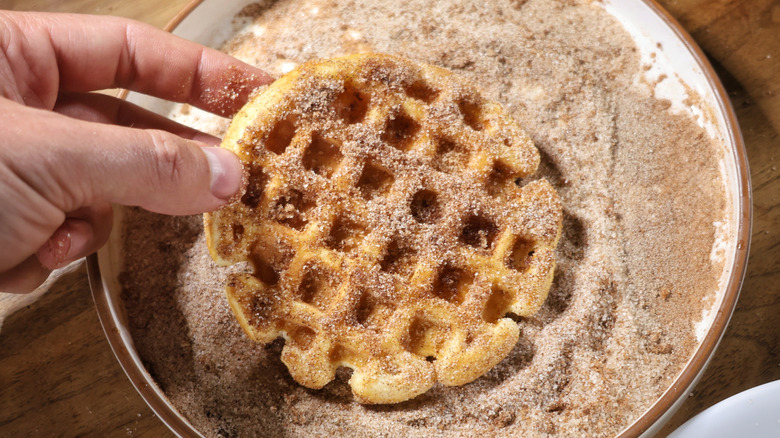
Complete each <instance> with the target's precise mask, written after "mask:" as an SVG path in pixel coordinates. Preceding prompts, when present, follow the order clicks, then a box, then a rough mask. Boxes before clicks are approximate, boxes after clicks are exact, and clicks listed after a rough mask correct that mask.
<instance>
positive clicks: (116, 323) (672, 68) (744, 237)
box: [88, 0, 751, 437]
mask: <svg viewBox="0 0 780 438" xmlns="http://www.w3.org/2000/svg"><path fill="white" fill-rule="evenodd" d="M248 3H251V1H247V0H235V1H231V2H216V1H213V2H211V1H205V2H202V3H201V2H198V1H195V2H193V3H191V4H190V5H189V6H188V7H187V8H185V10H183V11H182V13H181V14H179V16H177V18H176V19H175V20H174V21H173V22H172V23H171V24H170V25H169V29H173V32H174V33H175V34H177V35H180V36H183V37H185V38H187V39H191V40H195V41H198V42H201V43H204V44H207V45H211V46H215V47H219V46H221V45H222V44H223V43H224V42H225V41H226V40H227V38H228V37H230V36H231V35H232V34H234V33H235V32H236V31H237V30H238V29H239V27H240V26H241V25H242V23H241V22H240V20H239V21H235V20H233V17H234V16H235V14H236V13H237V12H238V11H240V10H241V9H242V7H243V6H245V5H246V4H248ZM601 5H602V7H603V8H604V9H606V10H607V11H608V12H609V13H610V14H612V15H613V16H614V17H616V18H617V19H618V21H619V22H620V23H622V24H623V26H624V27H625V29H626V30H628V32H629V33H630V34H631V36H632V37H633V39H634V41H635V43H636V44H637V46H638V48H639V50H640V52H641V55H642V62H643V64H644V63H647V65H649V66H650V68H648V69H647V70H646V71H645V73H644V79H645V80H646V82H647V83H648V84H652V85H651V86H652V87H654V93H655V95H656V97H659V98H665V99H668V100H669V101H670V102H671V105H672V109H673V110H674V111H681V112H687V113H689V114H690V115H691V116H692V117H693V118H694V119H696V120H697V122H698V123H699V124H700V125H701V126H703V127H704V128H705V130H706V131H707V132H708V134H709V135H711V136H713V137H715V138H718V139H719V140H720V143H722V144H723V145H724V147H725V148H726V151H725V153H724V159H723V162H722V163H721V171H722V173H723V176H724V179H725V182H726V184H727V186H728V191H729V192H730V199H729V201H730V204H731V206H730V216H731V217H730V219H729V222H730V226H729V227H728V231H727V232H726V233H725V234H724V236H722V237H723V238H722V242H721V244H722V248H721V249H722V251H723V252H724V254H725V260H726V262H725V268H724V270H723V274H722V277H721V279H720V290H719V292H718V296H717V297H716V299H715V300H714V304H713V307H712V308H711V311H710V312H708V313H706V314H705V315H703V316H702V321H701V322H700V323H699V325H698V326H697V334H698V339H699V340H700V342H699V345H698V347H697V348H696V350H695V351H694V353H693V354H692V356H691V358H690V359H689V361H688V363H687V364H686V365H685V366H684V367H683V369H682V371H681V372H680V373H679V375H678V376H677V377H676V379H675V380H674V382H673V383H672V384H671V385H670V386H669V387H668V389H667V390H666V392H665V393H664V394H663V395H662V396H661V397H659V398H658V399H657V400H656V401H655V403H653V404H652V405H651V406H650V407H649V409H648V410H647V411H646V412H645V413H644V414H643V415H642V416H641V417H639V418H638V419H637V420H636V421H634V422H633V423H632V424H631V425H629V426H628V427H627V428H625V429H624V430H623V431H622V432H621V433H620V436H626V437H628V436H632V437H633V436H640V435H644V434H646V435H652V434H654V433H655V432H657V431H658V430H659V429H660V427H661V426H662V425H663V424H664V423H665V421H666V420H668V418H669V417H670V416H671V414H672V413H673V412H674V411H675V410H676V409H677V408H678V407H679V405H680V404H682V402H683V401H684V400H685V397H686V395H687V394H688V392H689V391H690V389H691V388H692V387H693V385H695V384H696V382H697V381H698V379H699V377H700V376H701V374H702V372H703V370H704V369H705V367H706V365H707V363H708V361H709V359H710V357H711V356H712V354H713V352H714V351H715V348H716V346H717V344H718V342H719V341H720V338H721V337H722V335H723V333H724V331H725V327H726V325H727V323H728V320H729V318H730V316H731V313H732V311H733V309H734V306H735V304H736V300H737V296H738V294H739V289H740V286H741V282H742V278H743V275H744V272H745V267H746V259H747V253H748V248H749V236H750V214H751V211H750V205H751V202H750V200H751V195H750V184H749V176H748V175H749V173H748V169H747V159H746V154H745V149H744V145H743V142H742V138H741V135H740V133H739V129H738V126H737V122H736V117H735V115H734V112H733V109H732V108H731V106H730V104H729V101H728V98H727V97H726V93H725V91H724V89H723V87H722V85H721V84H720V81H719V80H718V79H717V76H716V75H715V73H714V71H713V69H712V67H711V66H710V65H709V63H708V62H707V60H706V58H705V57H704V55H703V53H702V52H701V50H700V49H699V48H698V47H697V46H696V45H695V43H694V42H693V40H692V39H691V37H690V36H689V35H688V34H687V33H685V32H684V31H683V30H682V28H681V27H680V25H679V24H678V23H677V22H676V21H674V20H673V19H672V18H671V17H670V16H669V15H668V14H667V13H666V12H664V11H663V10H662V9H661V8H660V7H659V6H658V5H657V4H655V3H654V2H651V1H640V0H635V1H619V0H615V1H604V2H602V3H601ZM652 54H655V55H652ZM689 98H690V99H689ZM128 100H131V101H133V102H135V103H137V104H140V105H142V106H144V107H146V108H149V109H152V110H153V111H156V112H158V113H161V114H167V113H168V112H169V111H170V108H171V105H170V104H169V103H167V102H163V101H159V100H156V99H152V98H149V97H146V96H140V95H135V94H132V93H131V94H130V95H129V96H128ZM691 102H694V103H691ZM121 221H122V215H121V211H117V214H116V215H115V224H114V229H115V230H119V229H121V227H120V226H119V225H120V224H121ZM121 239H122V236H121V235H120V233H114V234H113V235H112V237H111V239H110V241H109V244H108V245H107V246H106V247H105V248H104V249H102V250H101V251H100V252H99V253H98V254H97V255H96V256H92V257H90V258H89V260H88V269H89V277H90V285H91V288H92V291H93V296H94V299H95V303H96V307H97V310H98V315H99V316H100V320H101V323H102V324H103V327H104V330H105V331H106V335H107V337H108V340H109V343H110V345H111V347H112V349H113V350H114V353H115V355H116V356H117V359H118V360H119V362H120V364H121V365H122V367H123V368H124V370H125V372H126V373H127V374H128V377H129V378H130V380H131V382H132V383H133V385H134V386H135V387H136V389H138V391H139V393H140V394H141V396H142V397H143V398H144V399H145V400H146V402H147V403H148V404H149V406H150V407H151V408H152V410H153V411H154V412H155V413H156V414H157V415H158V416H159V417H160V419H162V420H163V421H164V422H165V423H166V424H167V425H168V426H169V427H170V428H171V430H173V431H174V432H175V433H177V434H178V435H181V436H199V433H198V432H197V430H196V429H195V428H194V427H193V426H192V425H191V424H190V423H189V422H188V421H187V420H186V419H185V418H184V416H183V415H180V414H179V413H178V412H177V411H176V409H175V408H174V407H173V406H172V405H171V404H170V402H169V401H168V399H167V398H166V397H165V395H164V393H163V391H162V390H161V389H160V388H159V387H158V386H157V384H156V383H155V381H154V380H153V378H152V377H151V375H150V374H149V372H148V371H147V370H146V369H145V367H144V365H143V363H142V361H141V359H140V358H139V355H138V353H137V351H136V349H135V346H134V343H133V339H132V337H131V335H130V332H129V330H128V322H127V315H126V314H125V311H124V308H123V306H122V303H121V300H120V294H121V288H120V287H119V283H118V280H117V279H118V274H119V272H118V271H119V269H120V266H121V261H122V256H123V253H122V244H121Z"/></svg>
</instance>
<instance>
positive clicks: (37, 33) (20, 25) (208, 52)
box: [0, 11, 270, 292]
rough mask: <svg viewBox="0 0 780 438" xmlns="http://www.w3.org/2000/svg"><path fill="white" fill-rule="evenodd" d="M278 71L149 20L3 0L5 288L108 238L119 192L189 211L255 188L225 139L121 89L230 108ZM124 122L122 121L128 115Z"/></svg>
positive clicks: (1, 266)
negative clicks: (36, 9)
mask: <svg viewBox="0 0 780 438" xmlns="http://www.w3.org/2000/svg"><path fill="white" fill-rule="evenodd" d="M269 81H270V78H269V76H268V75H267V74H265V73H264V72H262V71H261V70H258V69H256V68H253V67H251V66H248V65H246V64H244V63H241V62H240V61H237V60H235V59H233V58H231V57H229V56H227V55H225V54H222V53H220V52H218V51H216V50H212V49H208V48H205V47H202V46H200V45H198V44H195V43H192V42H189V41H185V40H183V39H180V38H177V37H174V36H172V35H170V34H168V33H166V32H163V31H161V30H157V29H155V28H153V27H151V26H148V25H144V24H141V23H137V22H133V21H129V20H124V19H119V18H114V17H97V16H79V15H64V14H42V13H14V12H7V11H0V248H2V249H1V250H0V291H5V292H28V291H31V290H33V289H34V288H35V287H37V286H38V285H40V284H41V283H42V282H43V281H44V280H45V279H46V277H47V276H48V274H49V273H50V271H51V270H52V269H56V268H58V267H61V266H64V265H65V264H67V263H69V262H71V261H73V260H76V259H78V258H81V257H84V256H86V255H88V254H90V253H92V252H94V251H96V250H97V249H98V248H99V247H100V246H102V245H103V244H104V243H105V241H106V240H107V238H108V235H109V232H110V227H111V207H110V204H111V203H118V204H124V205H137V206H141V207H143V208H145V209H147V210H150V211H154V212H158V213H165V214H174V215H183V214H195V213H202V212H204V211H210V210H213V209H216V208H218V207H219V206H220V205H222V204H224V203H225V202H226V201H227V200H228V199H230V198H231V197H232V196H234V195H235V194H236V193H237V192H238V191H239V190H240V188H241V179H242V174H241V164H240V162H239V161H238V159H237V158H236V157H235V156H234V155H233V154H232V153H230V152H228V151H226V150H222V149H219V148H215V147H208V146H211V145H214V144H216V143H218V139H216V138H214V137H211V136H208V135H206V134H203V133H201V132H198V131H195V130H192V129H189V128H186V127H184V126H181V125H179V124H176V123H174V122H172V121H170V120H168V119H165V118H163V117H161V116H158V115H155V114H153V113H150V112H148V111H146V110H143V109H141V108H139V107H137V106H133V105H131V104H129V103H127V102H124V101H121V100H119V99H116V98H113V97H109V96H106V95H102V94H95V93H89V91H93V90H99V89H105V88H127V89H131V90H134V91H138V92H141V93H145V94H149V95H153V96H157V97H160V98H163V99H168V100H173V101H176V102H187V103H189V104H191V105H193V106H196V107H199V108H202V109H204V110H207V111H210V112H213V113H216V114H219V115H223V116H230V115H232V114H233V113H234V112H235V111H237V110H238V109H240V108H241V106H242V105H243V104H244V103H245V102H246V99H247V98H248V95H249V94H250V93H251V92H252V90H254V89H255V88H256V87H257V86H259V85H263V84H266V83H268V82H269ZM117 125H119V126H117Z"/></svg>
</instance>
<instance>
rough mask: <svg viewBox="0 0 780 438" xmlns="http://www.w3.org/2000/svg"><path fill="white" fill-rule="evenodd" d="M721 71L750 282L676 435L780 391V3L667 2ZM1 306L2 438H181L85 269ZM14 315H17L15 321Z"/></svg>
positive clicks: (163, 15)
mask: <svg viewBox="0 0 780 438" xmlns="http://www.w3.org/2000/svg"><path fill="white" fill-rule="evenodd" d="M186 3H188V1H187V0H173V1H159V0H154V1H153V0H138V1H132V2H128V1H119V0H0V9H15V10H45V11H57V12H80V13H92V14H113V15H121V16H126V17H130V18H134V19H139V20H142V21H146V22H148V23H151V24H153V25H155V26H158V27H162V26H163V25H164V24H165V23H166V22H167V21H168V20H169V19H170V18H171V17H173V16H174V15H175V13H176V12H177V11H178V10H180V9H181V8H182V7H183V6H184V5H185V4H186ZM659 3H660V4H661V5H662V6H664V7H665V8H666V9H667V10H668V11H670V12H671V14H672V15H673V16H674V17H676V18H677V19H678V20H679V21H680V22H681V23H682V25H683V26H684V27H685V28H686V29H688V30H689V32H690V33H691V34H692V35H693V37H694V39H696V41H697V42H698V43H699V44H700V45H701V46H702V48H703V49H704V51H705V52H706V53H707V54H708V56H709V57H710V59H711V61H712V62H713V64H714V65H715V67H716V70H717V71H718V73H719V75H720V76H721V79H722V80H723V82H724V85H725V87H726V89H727V90H728V92H729V96H730V98H731V101H732V103H733V105H734V107H735V109H736V112H737V116H738V119H739V123H740V124H741V127H742V132H743V135H744V138H745V143H746V145H747V149H748V156H749V159H750V166H751V176H752V181H753V190H754V207H753V208H754V222H753V240H752V246H751V252H750V259H749V263H748V272H747V275H746V278H745V283H744V286H743V289H742V293H741V296H740V300H739V303H738V305H737V308H736V311H735V313H734V316H733V317H732V320H731V324H730V325H729V328H728V329H727V331H726V335H725V337H724V339H723V341H722V343H721V345H720V347H719V349H718V351H717V352H716V354H715V356H714V358H713V360H712V363H711V364H710V366H709V368H708V370H707V371H706V372H705V374H704V377H703V378H702V380H701V382H700V383H699V385H698V386H697V387H696V388H695V389H694V391H693V394H692V395H691V397H689V398H688V400H687V401H686V402H685V404H684V405H683V407H682V408H681V409H680V411H678V412H677V414H676V415H675V416H674V417H673V418H672V420H671V422H670V423H669V424H668V425H667V427H666V428H665V429H664V432H663V434H664V435H665V434H667V433H668V432H670V431H671V430H673V429H674V428H676V427H677V426H679V425H680V424H682V423H683V422H685V421H686V420H687V419H689V418H691V417H692V416H694V415H695V414H697V413H698V412H700V411H702V410H703V409H705V408H707V407H709V406H711V405H713V404H714V403H716V402H718V401H720V400H723V399H725V398H727V397H729V396H731V395H733V394H736V393H737V392H740V391H743V390H745V389H748V388H751V387H753V386H756V385H759V384H761V383H766V382H769V381H772V380H777V379H780V293H779V292H780V169H778V167H780V135H779V133H780V0H661V1H660V2H659ZM18 302H19V301H18V298H16V297H7V296H6V297H4V296H2V295H0V317H3V316H4V317H5V320H4V322H3V325H2V328H1V329H0V436H15V437H16V436H49V435H53V436H63V435H64V436H76V435H88V436H137V435H144V436H155V437H156V436H171V433H170V432H169V431H168V429H167V428H166V427H165V426H164V425H163V424H162V422H161V421H160V420H159V419H157V418H156V417H155V416H154V414H153V413H152V412H151V411H150V410H149V408H148V407H147V406H146V405H145V404H144V402H143V400H141V398H140V396H139V395H138V394H137V393H136V391H135V390H134V389H133V387H132V386H131V385H130V383H129V382H128V380H127V378H126V377H125V375H124V373H123V372H122V370H121V368H120V367H119V365H118V364H117V362H116V360H115V359H114V357H113V354H112V353H111V349H110V347H109V345H108V343H107V342H106V340H105V336H104V334H103V332H102V329H101V327H100V324H99V322H98V319H97V315H96V313H95V310H94V305H93V303H92V300H91V298H90V293H89V287H88V285H87V281H86V273H85V271H84V268H83V267H82V268H80V269H78V270H76V271H74V272H72V273H70V274H67V275H65V276H64V277H62V278H60V279H59V280H58V281H57V282H56V283H55V284H54V286H53V287H52V289H51V290H50V291H49V292H48V293H47V294H46V295H45V296H43V297H42V298H41V299H39V300H37V301H35V302H32V303H29V304H28V303H23V304H25V305H23V306H22V307H19V306H18V305H16V304H13V303H18ZM11 309H16V310H13V311H11Z"/></svg>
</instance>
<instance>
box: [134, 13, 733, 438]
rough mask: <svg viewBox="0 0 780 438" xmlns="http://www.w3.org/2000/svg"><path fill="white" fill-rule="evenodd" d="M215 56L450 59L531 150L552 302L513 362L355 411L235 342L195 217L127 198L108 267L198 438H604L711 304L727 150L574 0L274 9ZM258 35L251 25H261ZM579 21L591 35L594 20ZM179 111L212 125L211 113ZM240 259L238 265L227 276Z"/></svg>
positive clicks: (633, 410) (662, 386) (632, 413)
mask: <svg viewBox="0 0 780 438" xmlns="http://www.w3.org/2000/svg"><path fill="white" fill-rule="evenodd" d="M245 15H246V16H254V17H257V18H256V19H255V22H254V24H253V25H251V26H249V27H247V28H246V29H249V30H247V31H244V32H242V33H241V34H240V35H239V36H237V37H236V38H235V39H234V40H232V41H231V42H229V43H228V45H227V46H226V51H228V52H229V53H232V54H236V55H237V56H239V57H240V58H241V59H244V60H247V61H249V62H251V63H253V64H256V65H258V66H260V67H261V68H264V69H265V70H267V71H269V72H271V73H272V74H273V75H279V74H281V73H283V71H284V69H286V68H288V67H289V66H291V65H297V64H299V63H301V62H304V61H306V60H309V59H314V58H320V57H332V56H338V55H343V54H347V53H353V52H356V51H366V50H375V51H380V52H387V53H395V54H400V55H403V56H406V57H409V58H412V59H415V60H418V61H421V62H427V63H431V64H435V65H440V66H443V67H446V68H449V69H451V70H453V71H455V72H456V73H458V74H459V75H462V76H464V77H466V78H467V79H469V80H471V81H472V82H475V83H478V84H480V85H481V86H482V88H483V91H484V93H485V95H486V96H487V97H488V98H490V99H493V100H496V101H498V102H500V103H501V104H503V105H504V106H505V108H507V110H508V111H509V112H510V113H511V114H512V115H513V117H515V119H516V120H517V121H518V122H519V123H520V125H521V126H522V127H523V128H524V129H525V130H526V132H528V134H529V135H530V136H531V138H532V139H533V141H534V143H535V144H536V145H537V147H539V149H540V151H541V153H542V164H541V166H540V174H541V175H542V176H544V177H546V178H547V179H548V180H549V181H550V182H552V183H553V185H554V186H555V187H556V190H557V191H558V192H559V194H560V195H561V199H562V201H563V205H564V232H563V236H562V238H561V242H560V244H559V247H558V251H557V265H558V268H557V272H556V278H555V281H554V284H553V289H552V290H551V292H550V296H549V297H548V299H547V301H546V302H545V304H544V306H543V307H542V309H541V310H540V311H539V312H538V313H537V314H536V315H535V316H533V317H530V318H522V319H519V321H518V323H519V324H520V326H521V330H522V334H521V338H520V341H519V342H518V344H517V346H516V347H515V348H514V350H513V351H512V352H511V353H510V354H509V356H508V357H507V358H506V359H505V360H504V361H502V362H501V363H499V364H498V365H497V366H496V367H495V368H493V369H492V370H491V371H489V372H488V373H487V374H486V375H484V376H483V377H481V378H479V379H477V380H476V381H475V382H473V383H470V384H467V385H464V386H462V387H444V386H440V385H437V386H435V387H434V388H433V389H432V390H431V391H429V392H427V393H426V394H423V395H422V396H420V397H417V398H416V399H414V400H411V401H408V402H405V403H401V404H398V405H389V406H364V405H360V404H358V403H356V402H355V401H354V400H353V398H352V395H351V391H350V390H349V386H348V385H347V384H346V383H345V382H346V380H347V379H348V378H349V373H348V372H342V373H339V375H338V376H337V379H336V381H334V382H332V383H330V384H329V385H327V386H326V387H325V388H324V389H322V390H319V391H313V390H308V389H306V388H303V387H301V386H299V385H297V384H296V383H295V382H294V381H293V380H292V379H291V378H290V377H289V374H288V373H287V370H286V368H285V367H284V365H283V364H282V363H281V362H280V360H279V352H280V350H281V346H282V344H281V342H280V341H277V342H275V343H273V344H270V345H269V346H267V347H263V346H259V345H256V344H254V343H253V342H251V341H249V340H248V339H246V337H245V336H244V334H243V333H242V332H241V329H240V327H239V326H238V323H237V322H236V321H235V320H234V318H233V316H232V314H231V312H230V310H229V309H228V306H227V303H226V301H225V298H224V292H223V287H224V281H225V278H226V275H227V273H226V272H225V270H224V269H218V268H216V267H215V266H214V264H213V262H212V261H211V260H210V258H209V256H208V254H207V252H206V249H205V243H204V237H203V234H202V226H201V222H200V218H199V217H189V218H169V217H162V216H158V215H154V214H151V213H147V212H144V211H141V210H132V211H130V212H129V214H128V220H127V223H126V230H125V233H126V237H125V242H126V243H125V245H126V247H127V257H126V260H128V261H129V262H128V265H127V266H125V271H124V273H123V274H122V276H121V282H122V284H123V286H124V288H125V291H124V294H123V298H124V300H125V304H126V307H127V311H128V317H129V322H130V326H131V332H132V335H133V338H134V340H135V343H136V347H137V348H138V351H139V354H140V356H141V358H142V359H143V360H144V362H145V364H146V366H147V368H148V369H149V371H150V373H151V374H152V376H153V377H154V378H155V380H156V381H157V382H158V383H159V384H160V386H161V388H162V389H163V390H164V391H165V393H166V394H167V395H168V396H169V398H170V399H171V401H172V403H173V404H174V405H175V406H177V408H178V409H179V410H180V411H181V412H183V413H184V414H185V415H186V416H187V417H188V418H189V420H190V421H191V422H192V423H193V424H194V425H195V426H196V427H197V428H198V429H200V430H201V431H202V432H203V433H204V434H205V435H208V436H237V435H261V436H263V435H265V436H329V435H330V436H410V437H416V436H421V437H422V436H425V437H429V436H464V435H465V436H470V435H488V436H518V435H519V436H549V435H554V434H562V435H574V436H581V435H599V436H603V435H610V434H612V435H614V434H616V433H618V432H619V431H620V430H621V429H622V428H624V427H626V426H627V425H628V424H630V423H631V422H632V421H633V420H634V419H636V418H637V417H638V416H639V415H641V413H642V412H644V411H645V410H646V409H647V408H648V407H649V406H650V404H652V402H653V401H654V400H655V399H656V398H657V397H658V396H659V395H660V394H662V393H663V392H664V391H665V390H666V389H667V388H668V386H669V384H670V383H671V382H672V380H673V379H674V377H675V376H676V375H677V373H679V371H680V370H681V369H682V367H683V365H684V364H685V363H686V362H687V360H688V359H689V357H690V355H691V353H692V351H693V348H694V347H695V346H696V343H697V339H696V333H695V327H694V324H695V322H696V321H699V319H700V318H701V317H702V313H703V312H706V311H707V309H709V308H710V307H711V304H712V302H713V301H714V299H715V291H716V290H717V288H718V281H719V278H720V277H721V272H722V271H723V269H724V266H723V260H721V259H719V258H714V259H713V258H711V252H712V248H713V246H714V244H715V243H716V232H715V227H713V224H714V223H716V222H721V223H725V221H726V218H727V217H728V216H727V213H728V212H727V208H728V207H727V203H726V201H727V198H726V196H725V194H724V193H723V187H724V184H723V179H722V178H723V177H722V175H721V172H720V170H719V168H718V166H719V164H718V162H719V160H720V159H721V158H722V157H720V153H721V152H720V150H721V146H720V145H718V144H717V142H716V141H715V140H712V139H711V138H710V136H709V135H707V133H706V132H705V131H704V129H702V128H701V127H699V126H698V125H697V123H696V121H695V120H693V119H691V118H690V117H688V116H686V115H685V114H672V113H671V111H669V110H668V109H669V104H668V102H664V101H662V100H656V99H655V98H653V96H652V95H651V94H650V92H648V91H647V90H646V89H643V88H642V87H637V86H636V85H635V79H636V76H637V75H638V74H640V70H641V67H640V65H641V62H640V60H639V55H638V54H637V51H636V48H635V47H634V46H633V43H632V41H631V39H630V38H629V36H628V35H627V34H626V33H625V32H624V31H623V30H622V28H621V27H620V26H619V25H618V24H617V23H616V22H615V21H614V20H613V19H612V18H611V17H610V16H609V15H608V14H606V13H605V12H604V11H603V10H601V9H600V8H599V7H597V6H594V5H592V4H590V2H577V1H535V0H528V1H517V0H515V1H507V2H488V4H482V2H471V1H466V0H452V1H448V2H427V1H422V0H413V1H409V2H405V3H403V4H401V3H395V2H385V1H379V0H364V1H340V2H339V1H333V2H331V1H296V0H290V1H280V2H275V3H271V2H267V3H264V4H260V5H257V6H255V7H254V8H252V9H251V10H247V11H246V13H245ZM259 29H263V30H262V31H260V30H259ZM584 29H598V32H595V31H594V32H587V31H583V30H584ZM194 113H195V112H194V111H189V115H183V116H182V117H183V118H184V119H186V118H187V117H190V120H189V121H190V122H193V123H196V124H197V125H198V126H201V127H203V126H205V127H206V128H201V129H204V130H208V131H210V132H211V133H213V134H217V135H219V134H221V130H222V129H224V125H225V122H224V121H216V122H215V121H213V119H209V118H208V117H206V116H205V115H202V114H196V116H193V114H194ZM232 269H234V270H239V269H242V267H240V266H239V267H235V268H232Z"/></svg>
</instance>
